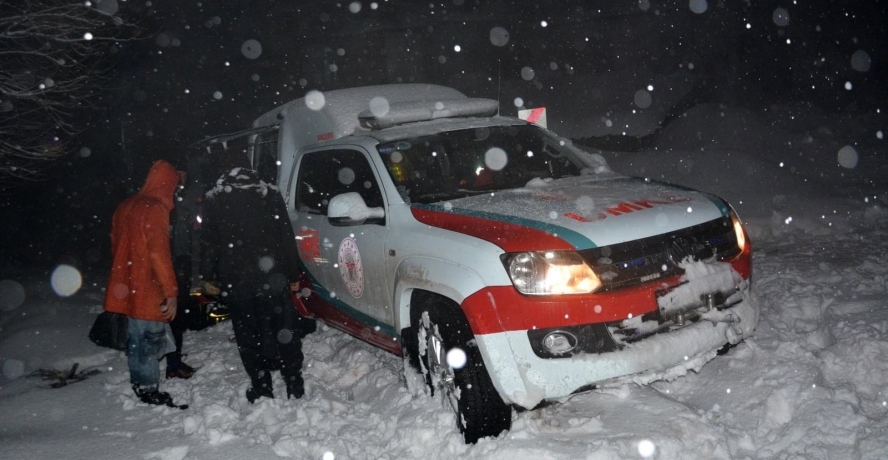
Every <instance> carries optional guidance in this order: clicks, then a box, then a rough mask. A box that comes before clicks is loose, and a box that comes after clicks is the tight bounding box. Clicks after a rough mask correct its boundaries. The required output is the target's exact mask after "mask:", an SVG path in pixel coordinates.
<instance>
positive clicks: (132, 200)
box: [105, 160, 187, 409]
mask: <svg viewBox="0 0 888 460" xmlns="http://www.w3.org/2000/svg"><path fill="white" fill-rule="evenodd" d="M180 180H181V176H180V174H179V172H178V171H177V170H176V168H174V167H173V166H172V165H171V164H170V163H168V162H166V161H164V160H158V161H156V162H154V164H153V165H152V166H151V170H150V171H149V172H148V177H147V178H146V179H145V184H144V185H143V186H142V188H141V190H139V192H138V193H136V194H135V195H133V196H131V197H129V198H127V199H126V200H124V201H123V202H122V203H120V205H118V207H117V209H116V210H115V211H114V217H113V219H112V221H111V251H112V259H113V262H112V266H111V275H110V277H109V279H108V288H107V290H106V292H105V310H106V311H110V312H115V313H120V314H124V315H126V316H128V317H129V320H128V321H127V322H128V326H127V332H128V333H129V337H128V339H127V350H126V356H127V364H128V365H129V371H130V383H132V386H133V391H134V392H135V393H136V396H138V397H139V399H140V400H141V401H142V402H145V403H148V404H155V405H167V406H170V407H179V408H183V409H184V408H186V407H187V406H177V405H175V404H173V401H172V398H171V397H170V395H169V393H164V392H161V391H159V389H158V386H159V383H160V364H159V362H158V361H159V359H160V358H161V357H163V356H164V355H165V354H167V353H169V352H171V351H174V350H175V348H176V346H175V343H174V342H173V338H172V332H171V331H170V327H169V322H170V321H172V320H173V318H175V317H176V313H177V306H178V305H177V301H176V298H177V296H178V286H177V284H176V272H175V270H174V269H173V262H172V255H171V248H170V220H169V216H170V211H171V210H172V209H173V207H174V200H173V194H174V193H175V191H176V188H177V187H178V186H179V183H180Z"/></svg>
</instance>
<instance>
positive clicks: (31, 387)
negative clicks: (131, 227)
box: [0, 105, 888, 460]
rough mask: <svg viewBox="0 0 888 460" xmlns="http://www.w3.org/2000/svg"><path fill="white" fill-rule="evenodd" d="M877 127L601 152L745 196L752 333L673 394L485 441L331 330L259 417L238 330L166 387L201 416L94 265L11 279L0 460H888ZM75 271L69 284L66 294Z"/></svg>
mask: <svg viewBox="0 0 888 460" xmlns="http://www.w3.org/2000/svg"><path fill="white" fill-rule="evenodd" d="M864 115H866V114H864ZM871 115H872V114H871ZM550 116H551V115H550ZM879 117H880V118H876V117H872V116H862V117H860V118H857V119H852V118H853V117H851V116H843V117H841V118H839V117H830V116H828V115H823V114H816V113H815V111H814V110H813V109H810V108H808V109H807V110H806V109H805V108H804V107H771V108H770V109H769V110H768V111H766V112H751V111H747V110H736V109H731V108H728V107H719V106H714V105H708V106H698V107H697V108H695V109H693V110H691V111H690V112H688V114H687V116H685V117H682V118H680V119H678V120H676V121H675V122H673V123H672V124H670V125H669V126H667V127H666V128H665V129H664V130H663V131H662V132H661V133H660V134H659V136H658V142H657V144H656V145H657V147H656V149H653V150H651V151H648V152H639V153H621V154H614V153H609V152H602V153H604V154H605V156H606V157H607V158H608V160H609V161H610V164H611V166H612V168H613V169H614V170H616V171H620V172H625V173H630V174H637V175H643V176H647V177H651V178H654V179H659V180H668V181H672V182H677V183H680V184H683V185H688V186H691V187H694V188H699V189H703V190H706V191H710V192H714V193H716V194H718V195H720V196H723V197H724V198H727V199H728V200H729V201H731V202H732V203H733V204H734V205H735V207H736V208H737V209H738V211H739V213H740V215H741V217H742V218H744V219H745V220H746V221H747V224H748V226H749V229H750V233H751V235H752V241H753V247H754V252H753V256H754V277H753V288H754V291H755V293H756V294H757V295H758V297H759V299H760V300H761V304H762V315H761V320H760V323H759V325H758V329H757V331H756V334H755V336H754V338H752V339H750V340H747V341H745V342H744V343H742V344H740V345H739V346H737V347H735V348H733V349H732V350H731V351H730V352H729V353H727V354H725V355H722V356H718V357H716V358H715V359H714V360H712V361H710V362H709V363H708V364H706V365H705V366H704V367H703V368H702V369H701V370H700V371H699V372H696V373H694V372H690V373H688V374H687V375H685V376H683V377H679V378H677V379H675V380H673V381H670V382H665V381H660V382H656V383H653V384H651V385H648V386H637V385H634V384H626V385H623V386H618V387H613V388H605V389H600V390H595V391H592V392H589V393H585V394H580V395H575V396H574V397H572V398H569V399H568V400H566V401H563V402H562V403H557V404H553V405H550V406H547V407H544V408H542V409H538V410H535V411H525V412H521V413H514V415H513V417H514V421H513V427H512V429H511V431H509V432H506V433H504V434H502V435H501V436H500V437H499V438H496V439H484V440H482V441H480V442H479V443H478V444H476V445H472V446H466V445H464V444H463V443H462V440H461V436H460V435H459V433H458V431H457V429H456V424H455V420H454V416H453V415H452V414H451V413H450V412H449V411H446V410H443V408H442V406H441V403H440V401H439V400H437V399H435V400H432V399H430V398H428V397H427V396H426V395H425V394H423V393H422V392H421V391H411V390H409V389H408V387H407V385H406V383H405V379H404V376H403V364H402V361H401V359H400V358H398V357H396V356H393V355H390V354H388V353H386V352H383V351H381V350H379V349H376V348H373V347H372V346H369V345H366V344H364V343H362V342H360V341H358V340H356V339H353V338H351V337H350V336H348V335H346V334H344V333H341V332H339V331H337V330H334V329H330V328H328V327H325V326H322V327H320V328H319V331H318V332H317V333H315V334H312V335H310V336H309V337H307V338H306V339H305V342H304V343H305V352H306V365H305V366H306V367H305V374H306V382H307V394H306V397H305V398H303V399H301V400H293V401H288V400H284V399H275V400H262V401H261V402H260V403H257V404H256V405H250V404H248V403H247V402H246V399H245V398H244V396H243V395H244V391H245V390H246V388H247V384H248V382H247V377H246V374H245V373H244V371H243V369H242V367H241V363H240V359H239V357H238V354H237V350H236V348H235V345H234V344H233V343H231V342H230V341H229V337H230V336H231V335H232V332H231V326H230V324H224V323H223V324H220V325H218V326H215V327H213V328H210V329H207V330H204V331H200V332H191V333H187V334H186V337H185V339H186V340H185V351H186V352H187V353H188V356H187V357H186V361H187V362H188V363H190V364H192V365H197V366H200V369H199V370H198V372H197V373H196V374H195V376H194V377H193V378H192V379H191V380H188V381H182V380H174V381H165V382H163V389H164V390H166V391H169V392H170V393H172V395H173V396H174V398H175V400H176V401H177V402H178V403H187V404H190V405H191V407H190V409H188V410H185V411H179V410H175V409H170V408H159V407H149V406H146V405H144V404H141V403H137V402H136V398H135V397H134V395H133V394H132V392H131V390H130V387H129V383H128V373H127V367H126V361H125V357H124V356H123V354H122V353H119V352H115V351H110V350H105V349H100V348H97V347H95V346H94V345H92V343H90V342H89V340H88V339H87V332H88V330H89V327H90V325H91V323H92V320H93V318H94V317H95V315H96V314H97V313H98V312H99V311H101V299H102V297H103V293H102V288H103V286H104V280H105V274H104V273H82V274H81V275H82V277H83V282H82V287H80V289H79V290H77V291H76V293H74V294H73V295H70V296H67V297H62V296H59V295H57V294H56V293H55V291H54V289H53V287H52V286H53V283H52V282H51V273H50V272H47V273H33V272H23V271H22V270H17V269H16V268H15V267H6V268H4V269H3V270H4V272H3V273H2V274H0V283H2V284H0V307H2V308H0V367H2V374H0V414H2V417H0V458H9V459H21V460H24V459H47V458H66V459H71V460H79V459H90V460H102V459H120V458H135V459H161V460H181V459H186V458H187V459H218V458H224V459H241V458H243V459H247V458H249V459H263V458H278V457H288V458H298V459H325V460H330V459H341V460H344V459H368V458H373V459H391V460H394V459H444V458H447V459H509V460H519V459H568V458H570V459H596V460H598V459H600V460H605V459H628V458H660V459H747V458H749V459H754V458H763V459H764V458H779V459H814V460H820V459H824V460H825V459H839V458H841V459H884V458H888V303H886V302H888V301H886V296H888V264H886V261H888V225H886V224H888V212H886V207H888V205H886V202H885V201H886V196H888V195H886V193H888V186H886V180H885V177H886V176H888V174H886V172H888V171H886V169H885V167H884V166H885V165H886V164H888V151H886V150H888V149H886V146H885V141H884V140H883V137H884V136H883V133H884V132H885V130H886V129H888V126H885V125H879V124H878V123H884V117H881V116H879ZM846 146H847V147H848V148H846ZM69 279H70V278H69V277H66V276H63V274H59V273H57V274H56V278H55V280H56V284H55V286H56V289H59V288H61V289H62V290H64V289H66V287H65V286H66V282H65V281H66V280H69ZM71 290H72V291H73V290H74V289H73V288H71ZM22 292H23V293H24V301H23V302H20V301H19V300H17V299H16V297H17V294H19V293H22ZM74 363H79V369H80V370H92V369H96V370H99V371H101V373H99V374H97V375H95V376H93V377H90V378H89V379H86V380H84V381H81V382H75V383H72V384H69V385H67V386H64V387H61V388H57V389H54V388H50V387H49V384H50V382H49V381H44V380H41V379H40V378H39V377H33V376H31V374H32V373H33V372H34V371H36V370H38V369H60V370H61V369H70V368H71V366H72V365H73V364H74ZM276 384H277V385H280V386H281V387H279V388H275V392H276V394H279V395H283V394H285V391H284V389H283V387H282V384H281V383H280V382H279V379H278V382H277V383H276Z"/></svg>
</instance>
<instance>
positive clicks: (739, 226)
mask: <svg viewBox="0 0 888 460" xmlns="http://www.w3.org/2000/svg"><path fill="white" fill-rule="evenodd" d="M731 223H732V224H734V236H736V237H737V247H739V248H740V252H743V250H744V249H746V233H744V232H743V223H742V222H740V218H739V217H737V213H736V212H734V210H733V209H731Z"/></svg>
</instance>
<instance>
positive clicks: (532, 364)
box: [475, 283, 760, 409]
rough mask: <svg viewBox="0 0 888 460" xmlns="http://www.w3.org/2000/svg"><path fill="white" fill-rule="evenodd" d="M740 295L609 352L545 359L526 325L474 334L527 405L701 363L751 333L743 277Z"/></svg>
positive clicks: (496, 378)
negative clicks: (730, 302)
mask: <svg viewBox="0 0 888 460" xmlns="http://www.w3.org/2000/svg"><path fill="white" fill-rule="evenodd" d="M738 295H740V296H741V299H742V300H741V301H740V302H739V303H737V304H736V305H734V306H732V307H731V308H730V309H727V310H725V311H712V312H711V313H709V314H707V315H706V318H704V320H701V321H698V322H696V323H693V324H689V325H687V326H685V327H683V328H681V329H678V330H675V331H671V332H667V333H662V334H656V335H653V336H651V337H647V338H645V339H644V340H641V341H638V342H635V343H630V344H626V345H625V346H624V347H623V348H622V349H620V350H617V351H611V352H607V353H599V354H596V353H582V354H578V355H575V356H572V357H569V358H559V359H546V358H540V357H539V356H537V354H536V353H534V350H533V348H532V347H531V344H530V341H529V340H528V335H527V331H507V332H500V333H492V334H480V335H476V336H475V338H476V340H477V343H478V347H479V349H480V350H481V353H482V355H483V357H484V362H485V364H486V365H487V368H488V371H489V372H490V376H491V379H492V380H493V383H494V386H495V387H496V389H497V391H499V394H500V396H501V397H502V398H503V400H504V401H505V402H507V403H511V404H517V405H519V406H523V407H525V408H528V409H530V408H533V407H534V406H536V405H537V404H539V403H540V402H541V401H543V400H549V399H558V398H563V397H566V396H569V395H571V394H573V393H575V392H577V391H582V390H583V389H588V388H590V387H591V386H593V385H598V384H601V383H604V382H607V381H609V380H613V379H617V378H621V377H630V378H631V379H633V380H635V381H637V382H639V383H648V382H650V381H654V380H658V379H660V378H668V377H670V376H673V375H674V376H678V375H683V374H684V373H686V372H687V370H688V369H696V368H699V367H700V366H702V365H703V364H704V363H706V362H707V361H709V360H710V359H712V358H713V357H715V354H716V351H717V350H718V349H719V348H721V347H722V346H723V345H725V344H726V343H737V342H739V341H741V340H743V339H744V338H746V337H749V336H750V335H752V332H753V331H754V329H755V326H756V324H757V323H758V317H759V312H760V307H759V304H758V301H757V299H756V298H755V296H754V295H753V294H752V293H751V290H750V289H749V287H748V285H746V283H744V287H743V289H742V290H741V291H740V292H739V293H738ZM726 315H733V322H730V321H725V320H726V319H727V318H726ZM720 319H721V320H722V321H719V320H720Z"/></svg>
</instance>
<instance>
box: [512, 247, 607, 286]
mask: <svg viewBox="0 0 888 460" xmlns="http://www.w3.org/2000/svg"><path fill="white" fill-rule="evenodd" d="M507 268H508V270H509V277H510V278H511V279H512V284H513V285H515V289H518V291H519V292H521V293H522V294H531V295H552V294H589V293H591V292H595V291H596V290H597V289H598V288H600V287H601V280H600V279H599V278H598V275H596V274H595V272H593V271H592V269H591V268H589V266H588V265H586V262H584V261H583V258H582V257H580V255H579V254H577V253H575V252H522V253H518V254H514V255H512V257H511V258H509V259H508V262H507Z"/></svg>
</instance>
